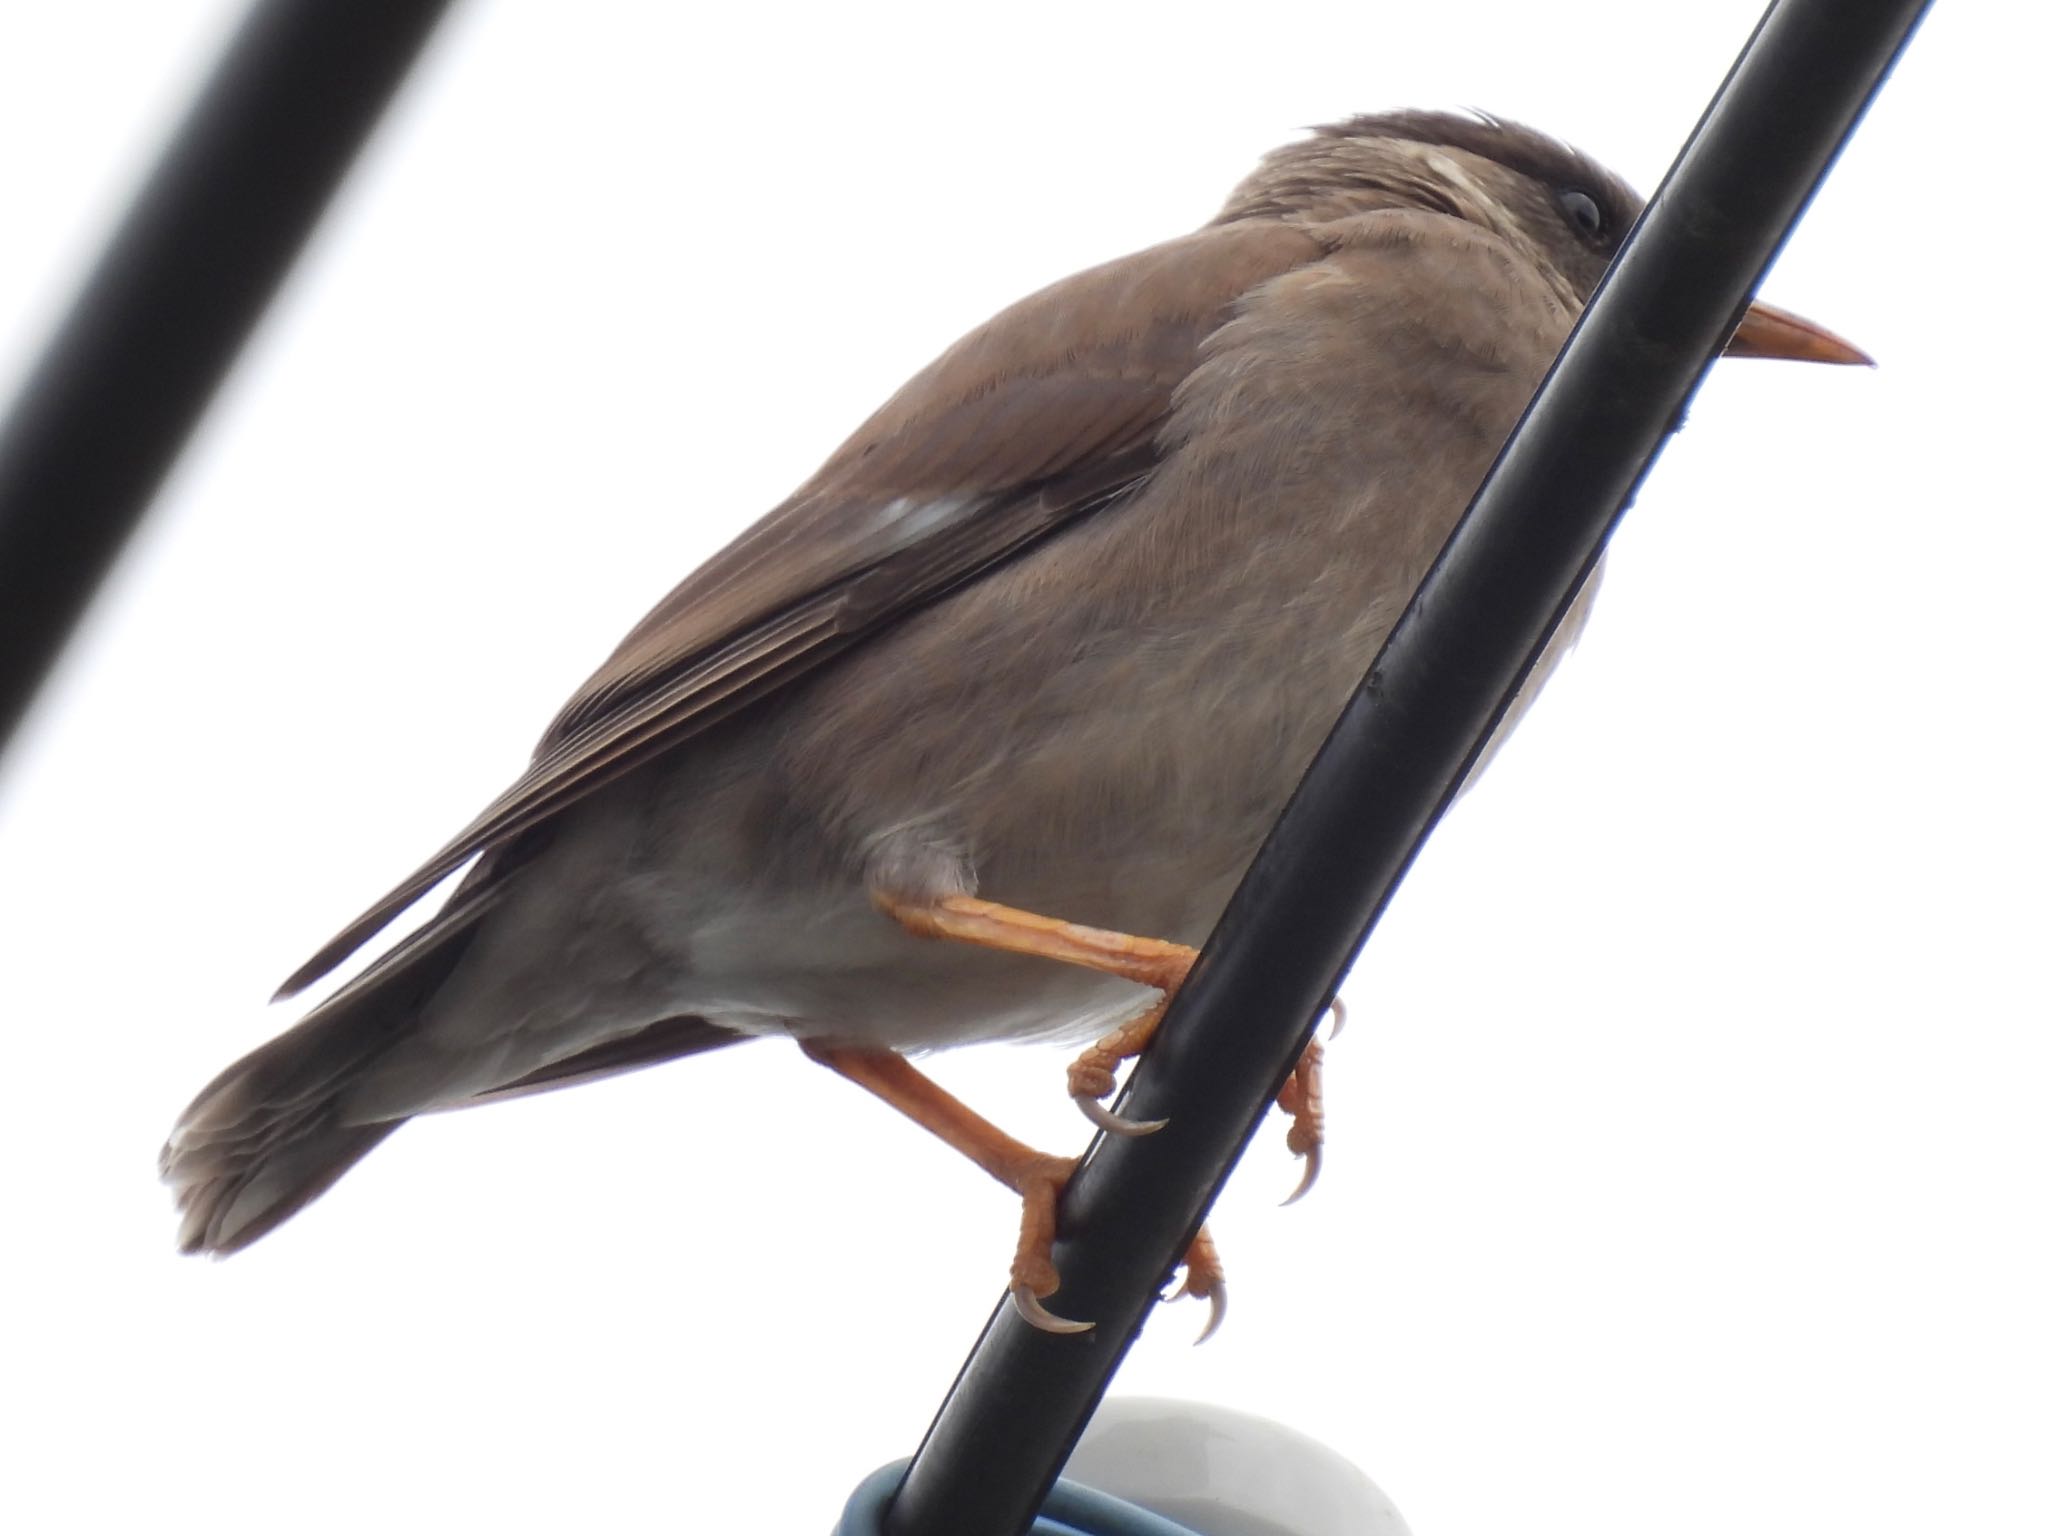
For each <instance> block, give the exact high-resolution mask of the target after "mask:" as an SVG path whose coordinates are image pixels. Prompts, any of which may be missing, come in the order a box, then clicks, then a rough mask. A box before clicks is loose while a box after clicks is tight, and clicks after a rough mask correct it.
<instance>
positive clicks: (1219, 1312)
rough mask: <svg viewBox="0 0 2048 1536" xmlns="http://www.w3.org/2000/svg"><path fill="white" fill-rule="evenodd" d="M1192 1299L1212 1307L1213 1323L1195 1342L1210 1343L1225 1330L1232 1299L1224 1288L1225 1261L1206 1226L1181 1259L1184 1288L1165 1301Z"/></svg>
mask: <svg viewBox="0 0 2048 1536" xmlns="http://www.w3.org/2000/svg"><path fill="white" fill-rule="evenodd" d="M1189 1296H1192V1297H1194V1298H1195V1299H1196V1300H1197V1301H1206V1302H1208V1303H1209V1321H1208V1322H1207V1323H1206V1324H1205V1325H1204V1326H1203V1328H1202V1331H1201V1333H1200V1334H1198V1335H1197V1336H1196V1338H1195V1342H1196V1343H1197V1344H1204V1343H1207V1342H1208V1340H1209V1339H1210V1337H1211V1336H1212V1335H1214V1333H1215V1332H1216V1330H1217V1329H1218V1328H1221V1327H1222V1326H1223V1314H1224V1313H1225V1312H1226V1311H1228V1310H1229V1307H1230V1295H1229V1292H1228V1291H1227V1290H1226V1289H1225V1288H1224V1284H1223V1260H1222V1258H1221V1257H1220V1256H1219V1255H1218V1254H1217V1252H1216V1239H1215V1238H1213V1237H1211V1236H1210V1235H1209V1228H1208V1226H1207V1225H1206V1224H1204V1225H1203V1226H1202V1227H1201V1228H1199V1229H1198V1230H1197V1231H1196V1233H1195V1240H1194V1241H1193V1242H1192V1243H1189V1244H1188V1251H1187V1253H1186V1254H1185V1255H1184V1256H1183V1257H1182V1258H1181V1261H1180V1287H1179V1288H1178V1289H1177V1290H1175V1291H1174V1292H1173V1294H1172V1295H1170V1296H1167V1297H1165V1298H1163V1299H1164V1300H1166V1301H1169V1302H1174V1301H1180V1300H1182V1299H1184V1298H1186V1297H1189Z"/></svg>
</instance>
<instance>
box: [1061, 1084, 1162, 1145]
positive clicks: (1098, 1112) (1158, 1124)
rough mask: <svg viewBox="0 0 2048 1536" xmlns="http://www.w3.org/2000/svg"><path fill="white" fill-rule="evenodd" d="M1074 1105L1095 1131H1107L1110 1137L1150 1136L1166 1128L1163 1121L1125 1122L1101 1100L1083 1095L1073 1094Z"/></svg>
mask: <svg viewBox="0 0 2048 1536" xmlns="http://www.w3.org/2000/svg"><path fill="white" fill-rule="evenodd" d="M1074 1103H1075V1105H1076V1106H1077V1107H1078V1108H1079V1109H1080V1111H1081V1113H1082V1114H1084V1115H1086V1116H1087V1117H1088V1118H1089V1119H1090V1120H1092V1121H1094V1122H1095V1127H1096V1129H1097V1130H1102V1131H1107V1132H1109V1134H1110V1135H1112V1136H1150V1135H1151V1134H1152V1133H1153V1132H1154V1131H1158V1130H1163V1129H1165V1127H1166V1122H1165V1121H1164V1120H1126V1119H1125V1118H1124V1117H1123V1116H1122V1115H1120V1114H1118V1113H1117V1112H1116V1111H1115V1110H1113V1109H1111V1108H1110V1107H1109V1106H1108V1105H1106V1104H1104V1103H1103V1102H1102V1100H1100V1099H1091V1098H1089V1097H1088V1096H1087V1095H1085V1094H1079V1093H1077V1094H1075V1095H1074Z"/></svg>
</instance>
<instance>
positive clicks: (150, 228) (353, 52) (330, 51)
mask: <svg viewBox="0 0 2048 1536" xmlns="http://www.w3.org/2000/svg"><path fill="white" fill-rule="evenodd" d="M447 7H448V0H258V3H257V4H256V5H254V6H253V7H252V9H251V10H250V12H249V14H248V16H247V17H246V18H245V19H244V20H243V22H242V25H241V28H240V30H239V31H238V32H237V33H236V35H235V38H234V40H233V41H232V43H230V45H229V47H228V49H227V51H226V53H225V54H224V55H223V56H222V58H221V61H220V63H219V64H218V65H216V66H215V68H214V72H213V76H212V78H211V79H210V80H209V81H208V82H207V84H206V86H205V88H204V89H203V90H202V91H201V93H200V95H199V98H198V100H197V101H196V102H195V103H194V104H193V106H192V108H191V109H190V111H189V112H188V113H187V115H186V117H185V120H184V122H183V123H182V124H181V125H180V126H179V128H178V130H177V132H176V133H175V134H174V135H173V136H172V138H171V140H170V143H169V144H168V145H167V146H166V148H165V149H164V152H163V155H162V157H161V158H160V159H159V160H158V162H157V164H156V167H155V169H154V170H153V171H152V172H151V173H150V176H149V178H148V180H147V181H146V182H145V183H144V185H143V187H142V190H141V192H140V193H139V194H138V195H137V196H136V198H135V201H134V203H133V205H132V206H131V207H130V209H129V210H128V213H127V216H126V217H125V218H124V219H123V221H122V223H121V226H120V228H119V230H117V231H116V232H115V234H114V236H113V238H112V240H110V241H109V242H108V245H107V248H106V251H105V253H104V254H103V255H102V256H101V257H100V260H99V264H98V266H97V267H95V268H94V270H93V272H92V275H91V276H90V277H89V278H88V279H87V280H86V282H85V285H84V287H83V288H82V290H81V291H80V293H79V295H78V297H77V299H76V300H75V301H74V302H73V304H72V307H71V310H70V312H69V314H68V315H66V317H65V318H64V320H63V322H62V323H61V324H60V325H59V326H58V328H57V331H56V333H55V335H54V336H53V337H52V338H51V340H50V342H49V344H48V346H47V347H46V348H45V350H44V352H43V355H42V357H41V360H40V361H39V362H38V363H37V365H36V366H35V368H34V370H33V371H32V372H31V373H30V374H29V376H28V379H27V381H26V383H25V384H24V386H23V388H22V391H21V393H20V395H19V397H18V398H17V399H16V401H15V404H14V408H13V410H12V412H11V413H10V415H9V417H8V419H7V422H6V424H5V425H4V426H0V747H4V746H5V744H6V742H7V739H8V738H9V737H10V736H11V735H12V734H13V732H14V729H15V727H16V726H17V725H18V724H19V723H20V720H21V717H22V715H23V714H24V713H25V712H26V710H27V708H28V705H29V702H30V700H31V699H33V698H34V696H35V692H36V689H37V688H38V686H39V685H40V684H41V682H42V679H43V676H44V674H45V673H46V672H47V671H48V670H49V667H50V665H51V664H52V663H53V662H54V661H55V660H56V658H57V655H58V653H59V652H60V651H61V650H62V649H63V646H64V642H65V639H66V637H67V636H68V635H69V634H70V632H71V629H72V626H73V625H74V624H76V622H77V621H78V618H79V616H80V614H82V613H83V612H84V610H85V606H86V604H87V602H88V601H89V600H90V599H91V597H92V594H93V592H94V591H95V590H96V589H97V588H98V586H99V583H100V579H101V577H102V576H104V575H105V573H106V571H107V568H108V567H109V566H110V565H112V563H113V561H114V558H115V556H116V555H118V554H119V553H120V551H121V546H122V545H123V544H124V543H125V542H126V541H127V539H128V535H129V534H130V533H131V532H132V531H133V530H134V528H135V525H136V523H137V522H138V521H139V520H140V519H141V516H142V513H143V511H144V509H145V508H147V506H148V505H149V501H150V498H151V497H152V496H153V495H154V494H155V492H156V489H157V486H158V485H159V484H161V483H162V481H163V478H164V476H165V475H166V474H167V473H168V472H169V470H170V467H171V465H172V464H173V463H174V462H175V461H176V459H177V456H178V451H179V450H180V449H181V448H182V447H183V446H184V442H185V438H186V436H187V434H189V433H190V432H191V430H192V428H193V426H194V425H195V424H196V423H197V422H198V420H199V417H200V415H201V414H202V413H203V412H204V411H205V409H206V405H207V402H208V401H209V400H210V399H211V398H212V396H213V391H214V389H215V387H216V386H217V385H218V384H219V383H220V381H221V379H222V377H223V376H224V375H225V374H226V373H227V370H228V368H229V366H230V365H231V364H232V363H233V362H234V359H235V355H236V353H237V352H238V351H239V350H240V348H241V345H242V342H243V340H244V338H245V337H247V335H248V334H249V331H250V329H251V328H252V327H253V326H254V325H255V323H256V321H257V319H258V318H259V317H260V316H261V315H262V313H263V309H264V306H265V305H266V304H267V303H268V302H269V301H270V297H271V295H272V294H273V293H274V292H275V291H276V289H277V286H278V283H279V282H280V281H281V280H282V279H283V277H284V274H285V272H286V271H287V270H288V269H289V268H290V266H291V262H292V258H293V257H294V256H295V255H297V254H298V250H299V247H300V246H301V244H303V243H304V241H305V238H306V235H307V233H308V232H309V231H310V230H311V229H312V227H313V224H314V222H315V221H316V220H317V219H318V218H319V216H320V213H321V210H322V209H324V208H325V207H326V206H327V201H328V199H329V197H330V196H331V195H332V194H333V192H334V189H335V187H336V186H337V185H338V184H339V182H340V181H341V178H342V175H343V173H344V172H345V171H346V170H347V169H348V166H349V163H350V161H352V160H353V159H354V158H355V154H356V151H357V149H358V148H360V147H361V145H362V143H363V140H364V139H365V138H367V137H368V135H369V132H370V130H371V128H373V127H374V126H375V125H376V123H377V120H378V118H379V117H380V116H381V115H382V113H383V110H384V106H385V104H386V102H388V101H389V100H390V98H391V93H392V92H393V91H394V90H395V89H396V88H397V86H398V83H399V82H400V81H401V80H403V79H404V78H405V75H406V72H407V70H408V69H409V68H410V67H411V65H412V62H413V59H414V58H415V57H416V56H417V55H418V53H419V50H420V47H421V45H422V44H423V43H424V42H425V41H426V39H427V36H428V34H429V33H431V32H432V30H433V27H434V23H435V22H436V21H438V20H439V19H440V17H441V14H442V12H443V11H445V10H446V9H447Z"/></svg>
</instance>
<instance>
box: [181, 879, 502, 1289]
mask: <svg viewBox="0 0 2048 1536" xmlns="http://www.w3.org/2000/svg"><path fill="white" fill-rule="evenodd" d="M489 905H490V903H489V901H488V900H476V901H464V900H463V899H462V894H461V893H458V895H457V898H456V899H455V901H453V902H451V903H450V904H449V906H448V907H447V908H445V909H444V910H443V911H442V912H441V913H440V914H439V915H437V916H436V918H435V919H434V920H433V921H432V922H430V923H429V924H427V925H426V926H425V927H423V928H421V929H420V930H419V931H418V932H416V933H414V934H413V935H411V936H410V937H409V938H408V939H406V940H405V941H404V942H402V943H400V944H399V945H397V946H396V947H394V948H393V949H392V950H391V951H390V952H389V953H388V954H386V955H384V956H383V957H382V958H381V959H379V960H378V961H377V963H376V964H375V965H372V966H371V967H370V968H369V969H367V970H366V971H364V972H363V973H362V974H361V975H360V976H358V977H356V978H355V979H354V980H353V981H351V982H350V983H349V984H348V985H347V986H345V987H343V988H342V989H341V990H340V991H338V992H336V993H335V994H334V995H333V996H332V997H330V998H328V999H327V1000H326V1001H325V1002H323V1003H322V1004H320V1006H319V1007H317V1008H315V1009H314V1010H313V1011H312V1012H311V1013H309V1014H307V1015H306V1017H305V1018H304V1019H302V1020H300V1021H299V1023H298V1024H296V1025H294V1026H293V1027H292V1028H291V1029H288V1030H286V1031H285V1032H284V1033H283V1034H281V1035H279V1036H278V1037H277V1038H276V1039H275V1040H272V1041H271V1042H270V1043H269V1044H267V1045H263V1046H259V1047H258V1048H257V1049H255V1050H253V1051H251V1052H250V1053H249V1054H248V1055H247V1056H244V1057H243V1058H242V1059H241V1060H240V1061H238V1062H236V1063H235V1064H234V1065H233V1066H231V1067H229V1068H228V1069H227V1070H226V1071H225V1072H223V1073H221V1074H220V1076H218V1077H216V1078H215V1079H214V1080H213V1081H212V1082H210V1083H208V1084H207V1085H206V1087H205V1088H203V1089H201V1090H200V1093H199V1096H198V1097H197V1098H196V1099H194V1100H193V1101H192V1103H191V1104H190V1105H189V1106H188V1107H187V1108H186V1110H185V1112H184V1114H182V1115H180V1116H179V1117H178V1123H177V1124H176V1125H175V1126H174V1127H173V1128H172V1130H171V1136H170V1140H169V1141H167V1142H165V1143H164V1149H163V1153H162V1156H161V1157H160V1158H159V1160H158V1168H159V1170H160V1171H161V1172H162V1174H163V1179H164V1182H165V1183H166V1184H168V1185H170V1186H171V1189H172V1192H173V1193H174V1194H175V1195H176V1197H177V1202H178V1209H179V1210H180V1211H181V1212H182V1213H183V1221H182V1223H181V1225H180V1227H179V1230H178V1246H179V1247H180V1248H181V1249H183V1250H184V1251H185V1252H186V1253H216V1254H226V1253H233V1252H235V1251H236V1250H238V1249H241V1248H246V1247H248V1246H249V1244H251V1243H253V1242H255V1241H256V1239H258V1238H259V1237H262V1236H263V1235H264V1234H265V1233H266V1232H269V1231H270V1230H271V1229H273V1228H274V1227H276V1226H277V1225H278V1224H279V1223H280V1222H283V1221H285V1220H287V1219H288V1218H289V1217H291V1216H292V1215H293V1214H295V1213H296V1212H297V1211H299V1210H300V1209H302V1208H303V1207H304V1206H306V1205H307V1204H308V1203H310V1202H311V1201H313V1200H315V1199H317V1198H318V1197H319V1196H320V1195H322V1194H324V1193H325V1192H326V1191H327V1189H328V1188H329V1186H331V1185H332V1184H333V1183H334V1181H335V1180H336V1179H338V1178H340V1177H341V1176H342V1175H343V1174H344V1173H346V1172H348V1170H349V1169H350V1168H352V1167H354V1166H355V1164H356V1163H357V1161H359V1160H360V1159H361V1158H362V1157H364V1156H365V1155H367V1154H368V1153H369V1151H370V1150H371V1148H373V1147H375V1146H376V1145H377V1143H379V1142H380V1141H382V1140H383V1139H384V1138H385V1137H386V1136H389V1135H390V1134H391V1133H392V1132H393V1131H395V1130H397V1129H398V1127H399V1126H401V1125H403V1124H404V1123H405V1122H404V1120H403V1119H396V1120H386V1121H379V1122H372V1123H369V1124H363V1123H350V1122H348V1121H345V1120H344V1119H343V1118H342V1113H341V1106H342V1102H343V1100H344V1098H345V1097H346V1095H347V1093H348V1090H349V1089H350V1088H351V1087H353V1086H354V1084H355V1083H356V1082H357V1081H358V1080H359V1079H360V1078H361V1076H362V1075H363V1073H364V1072H365V1071H366V1070H367V1069H368V1068H369V1067H370V1066H371V1065H372V1064H373V1063H374V1062H375V1061H376V1060H377V1059H378V1058H379V1057H380V1056H382V1055H383V1053H384V1052H385V1050H386V1049H388V1048H389V1047H390V1046H391V1044H392V1043H393V1042H394V1041H395V1040H397V1039H398V1038H400V1037H401V1036H402V1035H403V1034H404V1033H405V1032H406V1031H407V1030H408V1029H409V1028H410V1027H411V1026H412V1024H413V1022H414V1021H415V1020H416V1019H417V1018H418V1017H419V1013H420V1010H421V1008H423V1007H424V1006H425V1005H426V1002H427V1000H428V999H429V998H431V997H432V996H433V994H434V993H435V992H436V991H438V990H439V989H440V987H441V984H442V983H443V982H444V981H446V980H447V979H448V975H449V973H450V972H451V971H452V970H454V968H455V965H456V962H457V961H458V960H459V959H460V958H461V956H462V953H463V951H464V950H466V949H467V948H468V947H469V938H470V935H471V933H472V931H473V926H474V923H475V920H476V918H477V917H478V916H480V915H481V914H482V912H483V910H484V909H485V908H486V907H487V906H489Z"/></svg>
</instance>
